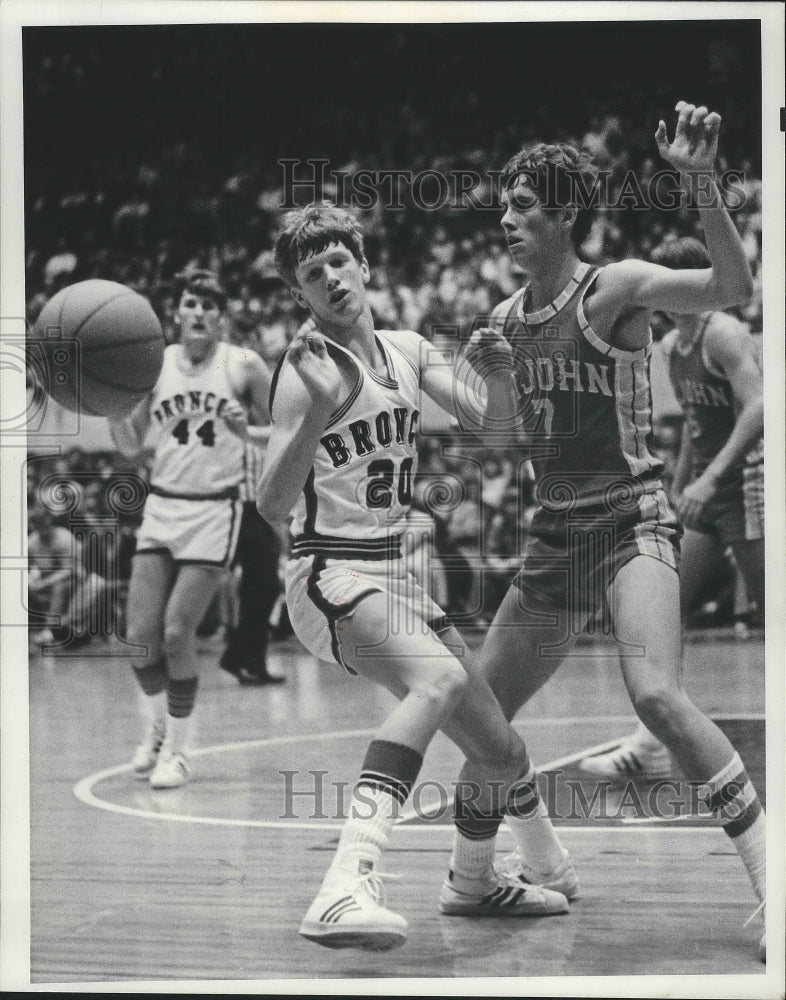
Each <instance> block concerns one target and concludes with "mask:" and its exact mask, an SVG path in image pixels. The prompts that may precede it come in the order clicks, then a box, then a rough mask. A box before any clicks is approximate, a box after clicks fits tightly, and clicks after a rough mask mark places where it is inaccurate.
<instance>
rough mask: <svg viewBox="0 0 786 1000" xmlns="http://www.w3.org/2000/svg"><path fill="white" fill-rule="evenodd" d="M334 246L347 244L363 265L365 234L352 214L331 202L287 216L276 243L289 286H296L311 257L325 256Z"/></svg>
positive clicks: (278, 264)
mask: <svg viewBox="0 0 786 1000" xmlns="http://www.w3.org/2000/svg"><path fill="white" fill-rule="evenodd" d="M331 243H341V244H343V245H344V246H345V247H346V248H347V250H349V252H350V253H351V254H352V256H353V257H354V258H355V260H356V261H357V262H358V264H360V263H362V261H363V259H364V257H365V253H364V250H363V231H362V230H361V228H360V224H359V223H358V221H357V219H356V218H355V217H354V215H352V214H351V212H348V211H347V210H346V209H343V208H337V207H336V206H335V205H333V204H331V202H329V201H322V202H313V203H312V204H310V205H306V206H305V207H303V208H296V209H293V210H292V211H291V212H287V214H286V215H285V216H284V221H283V224H282V227H281V230H280V231H279V233H278V236H277V237H276V242H275V257H276V269H277V270H278V273H279V274H280V275H281V277H282V278H283V280H284V281H285V282H286V283H287V284H288V285H296V284H297V278H296V277H295V269H296V268H297V266H298V264H299V263H300V262H301V261H302V260H303V258H304V257H307V256H308V255H309V254H315V253H322V251H323V250H325V249H327V247H329V246H330V244H331Z"/></svg>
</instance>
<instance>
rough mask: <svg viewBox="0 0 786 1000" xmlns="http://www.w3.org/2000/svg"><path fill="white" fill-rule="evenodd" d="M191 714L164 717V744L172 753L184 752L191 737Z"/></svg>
mask: <svg viewBox="0 0 786 1000" xmlns="http://www.w3.org/2000/svg"><path fill="white" fill-rule="evenodd" d="M192 719H193V715H187V716H185V717H184V718H176V717H175V716H174V715H167V717H166V746H167V747H168V749H169V750H171V751H172V753H186V751H187V750H188V746H189V741H190V738H191V731H192V728H191V727H192V722H191V720H192Z"/></svg>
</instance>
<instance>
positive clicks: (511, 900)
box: [439, 871, 568, 917]
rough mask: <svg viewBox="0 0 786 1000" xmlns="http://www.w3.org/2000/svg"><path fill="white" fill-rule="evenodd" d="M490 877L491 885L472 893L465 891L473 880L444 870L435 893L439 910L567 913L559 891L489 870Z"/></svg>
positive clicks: (509, 914) (470, 913)
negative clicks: (444, 875) (442, 878)
mask: <svg viewBox="0 0 786 1000" xmlns="http://www.w3.org/2000/svg"><path fill="white" fill-rule="evenodd" d="M492 878H493V879H494V881H496V886H495V887H494V888H492V889H488V888H485V890H483V891H480V892H472V891H468V890H471V889H472V888H473V886H474V885H475V884H476V883H477V880H475V879H473V880H470V879H465V878H462V877H461V876H460V875H457V874H456V873H455V872H453V871H450V872H448V877H447V878H446V879H445V881H444V882H443V883H442V891H441V892H440V894H439V909H440V912H441V913H445V914H447V915H448V916H452V917H547V916H550V915H551V914H553V913H567V912H568V901H567V899H566V898H565V897H564V896H563V895H562V893H561V892H553V891H552V890H551V889H544V888H543V887H542V886H539V885H531V884H530V883H529V882H527V880H526V879H524V878H522V877H521V876H515V877H513V878H506V877H504V876H502V875H497V874H496V873H492ZM457 886H461V889H459V888H457Z"/></svg>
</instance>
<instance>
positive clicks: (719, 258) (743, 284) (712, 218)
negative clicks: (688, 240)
mask: <svg viewBox="0 0 786 1000" xmlns="http://www.w3.org/2000/svg"><path fill="white" fill-rule="evenodd" d="M682 183H683V185H684V186H685V187H686V188H687V189H688V190H689V191H690V193H691V195H692V197H693V200H694V204H695V205H696V208H697V210H698V213H699V218H700V219H701V225H702V230H703V233H704V242H705V244H706V246H707V252H708V253H709V255H710V260H711V261H712V273H713V277H712V281H713V285H714V288H715V291H716V293H717V299H716V306H717V308H726V307H728V306H734V305H745V304H747V303H748V302H749V301H750V299H751V296H752V295H753V274H752V273H751V269H750V264H749V263H748V258H747V256H746V254H745V247H744V245H743V242H742V240H741V238H740V235H739V233H738V232H737V229H736V227H735V225H734V223H733V222H732V219H731V216H730V215H729V213H728V212H727V210H726V208H725V206H724V204H723V199H722V197H721V193H720V191H719V189H718V186H717V184H716V183H715V178H714V176H713V175H711V174H709V173H703V172H699V173H696V174H689V175H683V177H682Z"/></svg>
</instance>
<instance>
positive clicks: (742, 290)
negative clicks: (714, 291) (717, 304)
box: [718, 264, 753, 309]
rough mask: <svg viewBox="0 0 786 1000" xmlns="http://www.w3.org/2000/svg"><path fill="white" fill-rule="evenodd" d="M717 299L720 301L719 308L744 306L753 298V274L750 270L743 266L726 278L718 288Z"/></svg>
mask: <svg viewBox="0 0 786 1000" xmlns="http://www.w3.org/2000/svg"><path fill="white" fill-rule="evenodd" d="M718 291H719V297H720V299H721V300H722V303H721V307H722V308H724V309H728V308H729V307H730V306H746V305H748V303H749V302H750V300H751V299H752V298H753V274H752V273H751V269H750V268H749V267H748V266H747V264H746V265H745V267H744V268H740V269H739V270H738V271H736V272H735V273H734V275H732V276H730V277H727V278H726V279H725V280H724V281H723V282H722V283H721V284H720V285H719V288H718Z"/></svg>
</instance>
